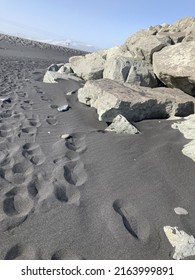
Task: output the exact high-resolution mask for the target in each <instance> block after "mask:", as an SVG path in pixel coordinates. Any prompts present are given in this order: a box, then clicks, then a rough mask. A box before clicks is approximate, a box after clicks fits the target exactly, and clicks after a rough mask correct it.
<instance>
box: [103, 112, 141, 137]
mask: <svg viewBox="0 0 195 280" xmlns="http://www.w3.org/2000/svg"><path fill="white" fill-rule="evenodd" d="M105 130H106V131H111V132H115V133H117V134H131V135H132V134H138V133H140V132H139V130H138V129H137V128H136V127H135V126H134V125H132V124H131V123H130V122H128V120H127V119H126V118H125V117H123V116H122V115H117V116H116V117H115V118H114V119H113V121H112V123H111V124H110V125H109V126H108V127H107V128H106V129H105Z"/></svg>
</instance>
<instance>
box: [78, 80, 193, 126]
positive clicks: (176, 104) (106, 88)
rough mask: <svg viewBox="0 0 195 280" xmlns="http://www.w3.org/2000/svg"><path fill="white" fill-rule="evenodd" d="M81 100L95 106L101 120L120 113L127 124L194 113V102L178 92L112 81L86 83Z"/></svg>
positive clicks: (111, 117)
mask: <svg viewBox="0 0 195 280" xmlns="http://www.w3.org/2000/svg"><path fill="white" fill-rule="evenodd" d="M78 99H79V101H80V102H82V103H84V104H86V105H89V106H92V107H95V108H96V109H97V113H98V116H99V120H104V121H106V122H112V121H113V119H114V118H115V117H116V116H117V115H118V114H121V115H123V116H124V117H125V118H126V119H127V120H128V121H141V120H144V119H152V118H167V117H169V116H187V115H189V114H192V113H194V99H193V98H192V97H189V96H187V95H186V94H185V93H183V92H182V91H180V90H179V89H168V88H154V89H152V88H148V87H140V86H132V85H128V86H125V85H124V84H120V83H118V82H116V81H113V80H109V79H101V80H97V81H87V82H86V84H85V86H84V87H83V88H81V89H79V91H78Z"/></svg>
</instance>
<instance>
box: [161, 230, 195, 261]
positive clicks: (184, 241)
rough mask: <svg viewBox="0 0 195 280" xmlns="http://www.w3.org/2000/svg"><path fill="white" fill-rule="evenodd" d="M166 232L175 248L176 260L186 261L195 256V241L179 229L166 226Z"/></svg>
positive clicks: (174, 255) (174, 256)
mask: <svg viewBox="0 0 195 280" xmlns="http://www.w3.org/2000/svg"><path fill="white" fill-rule="evenodd" d="M163 229H164V232H165V234H166V237H167V239H168V240H169V242H170V243H171V245H172V246H173V247H174V248H175V252H174V254H173V258H174V259H176V260H180V259H184V258H186V257H189V256H194V255H195V239H194V237H193V236H192V235H188V234H187V233H186V232H185V231H183V230H178V228H177V227H170V226H165V227H164V228H163Z"/></svg>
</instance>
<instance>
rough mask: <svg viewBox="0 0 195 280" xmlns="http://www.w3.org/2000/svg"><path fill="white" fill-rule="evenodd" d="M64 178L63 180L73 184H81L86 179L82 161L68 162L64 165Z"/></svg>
mask: <svg viewBox="0 0 195 280" xmlns="http://www.w3.org/2000/svg"><path fill="white" fill-rule="evenodd" d="M64 178H65V180H66V181H67V182H68V183H69V184H71V185H74V186H77V187H79V186H81V185H83V184H84V183H85V182H86V180H87V174H86V172H85V167H84V164H83V162H82V161H73V162H68V163H67V164H66V165H65V166H64Z"/></svg>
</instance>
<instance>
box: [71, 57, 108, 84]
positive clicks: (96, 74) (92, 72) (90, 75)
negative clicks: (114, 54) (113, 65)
mask: <svg viewBox="0 0 195 280" xmlns="http://www.w3.org/2000/svg"><path fill="white" fill-rule="evenodd" d="M69 63H70V67H71V69H72V70H73V71H74V73H75V74H76V75H77V76H79V77H81V78H82V79H84V80H96V79H101V78H103V70H104V64H105V58H104V56H103V55H102V53H101V52H95V53H91V54H87V55H85V56H73V57H71V58H70V59H69Z"/></svg>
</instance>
